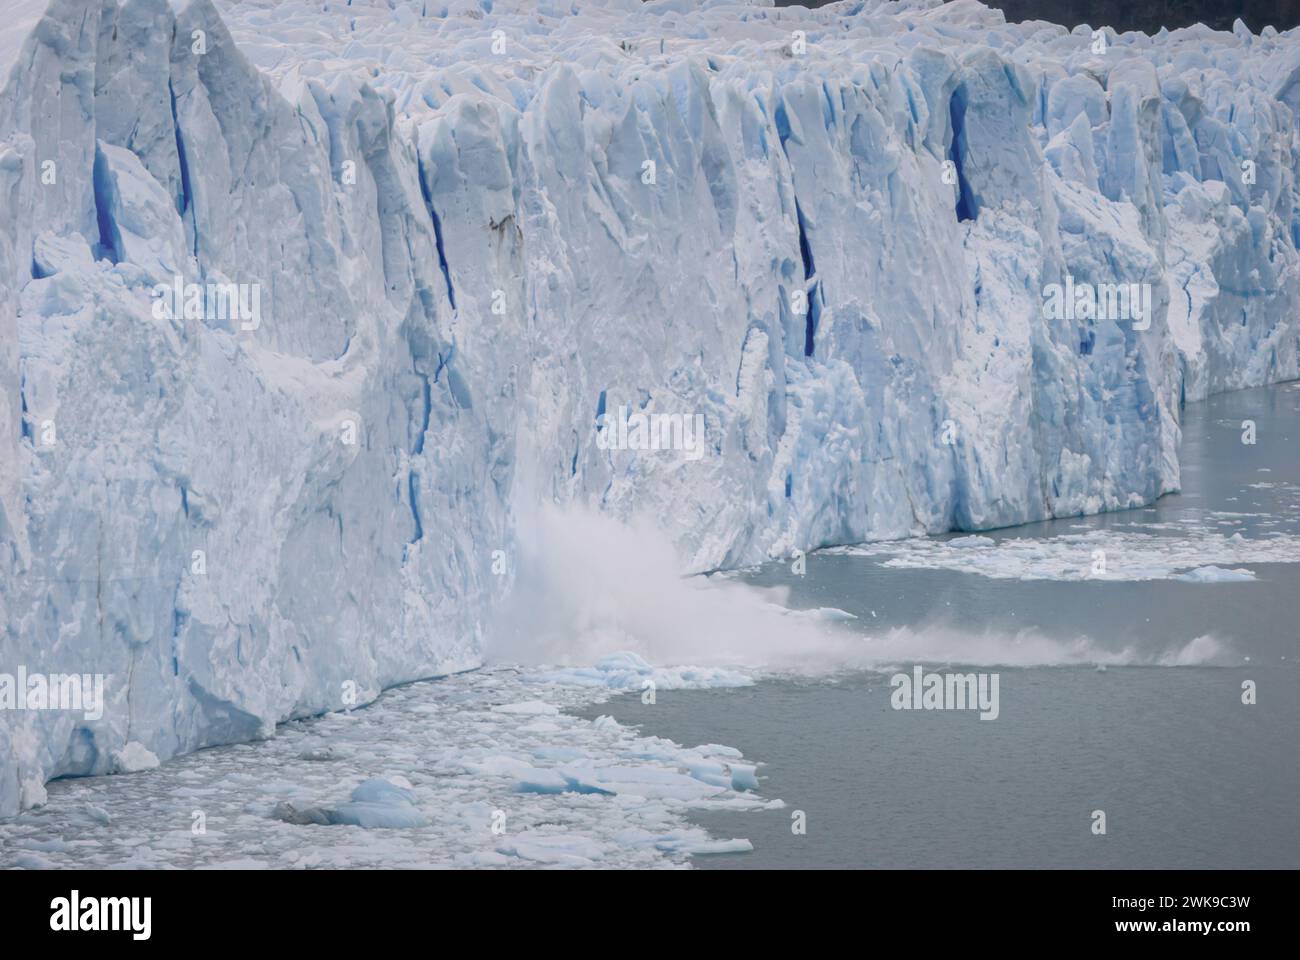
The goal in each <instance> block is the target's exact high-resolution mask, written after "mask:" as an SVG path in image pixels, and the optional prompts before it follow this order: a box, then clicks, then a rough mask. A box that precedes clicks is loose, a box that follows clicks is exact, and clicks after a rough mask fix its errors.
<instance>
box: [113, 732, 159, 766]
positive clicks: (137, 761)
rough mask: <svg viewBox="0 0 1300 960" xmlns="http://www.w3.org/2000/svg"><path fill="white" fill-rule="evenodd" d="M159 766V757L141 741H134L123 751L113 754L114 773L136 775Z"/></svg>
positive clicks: (116, 751)
mask: <svg viewBox="0 0 1300 960" xmlns="http://www.w3.org/2000/svg"><path fill="white" fill-rule="evenodd" d="M156 766H158V757H157V756H155V755H154V753H153V751H151V750H150V749H149V748H148V747H146V746H145V745H144V744H143V743H140V742H139V741H136V740H132V741H130V742H129V743H127V744H126V746H124V747H123V748H122V749H121V750H115V751H114V752H113V772H114V773H135V772H137V771H139V770H152V769H153V768H154V767H156Z"/></svg>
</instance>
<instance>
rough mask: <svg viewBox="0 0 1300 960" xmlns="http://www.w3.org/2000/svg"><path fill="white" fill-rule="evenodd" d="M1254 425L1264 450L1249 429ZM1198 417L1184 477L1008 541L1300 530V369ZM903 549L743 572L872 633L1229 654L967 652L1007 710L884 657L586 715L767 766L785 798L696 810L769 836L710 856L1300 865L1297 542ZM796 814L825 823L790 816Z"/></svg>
mask: <svg viewBox="0 0 1300 960" xmlns="http://www.w3.org/2000/svg"><path fill="white" fill-rule="evenodd" d="M1247 419H1249V420H1254V421H1255V424H1256V430H1257V442H1256V443H1255V444H1254V445H1246V444H1243V443H1242V421H1243V420H1247ZM1183 430H1184V435H1183V443H1182V447H1181V451H1180V462H1181V463H1182V476H1183V489H1182V492H1181V493H1179V494H1173V495H1169V496H1166V497H1164V498H1162V499H1161V500H1160V501H1159V502H1158V503H1157V504H1155V505H1154V506H1152V507H1150V508H1145V509H1141V510H1132V511H1125V512H1121V513H1112V514H1106V515H1103V516H1097V517H1091V518H1073V519H1066V520H1056V521H1051V522H1046V523H1037V524H1031V525H1027V526H1023V527H1018V528H1014V529H1011V530H1004V531H998V532H996V533H993V534H990V536H992V537H994V538H995V539H1001V538H1008V537H1015V538H1024V537H1029V538H1045V537H1056V536H1060V535H1062V534H1079V533H1080V532H1087V531H1088V530H1110V531H1114V532H1118V533H1127V532H1130V531H1132V532H1138V533H1144V534H1145V535H1148V536H1150V535H1153V534H1154V535H1159V536H1163V535H1168V536H1183V535H1184V534H1185V532H1186V531H1187V530H1189V529H1201V530H1210V531H1218V532H1222V533H1224V534H1232V533H1237V532H1240V533H1241V534H1242V535H1243V536H1244V537H1247V538H1267V537H1280V536H1283V535H1295V534H1296V533H1300V443H1298V442H1297V441H1300V389H1298V388H1297V385H1295V384H1287V385H1281V386H1277V387H1273V388H1266V389H1260V390H1250V391H1243V392H1239V393H1233V394H1226V395H1223V396H1219V397H1215V398H1212V399H1210V400H1208V401H1205V402H1203V403H1198V404H1191V405H1188V407H1187V408H1186V410H1185V411H1184V421H1183ZM1152 525H1154V526H1152ZM883 559H886V558H885V557H865V556H836V555H827V554H824V553H823V554H814V555H812V556H810V557H809V558H808V569H807V574H806V576H803V577H798V576H794V575H793V574H792V573H791V572H790V570H789V568H788V566H787V565H785V564H773V565H770V566H768V567H765V568H763V569H761V570H759V571H757V572H754V573H753V574H751V575H749V576H748V577H747V580H748V581H749V582H752V583H755V584H761V585H767V586H772V585H784V586H786V587H788V589H789V590H790V601H789V602H790V605H791V606H793V607H796V608H812V607H837V608H840V609H843V610H846V611H848V612H850V613H853V614H855V615H856V616H857V617H859V620H857V621H854V622H853V623H852V626H853V627H855V628H857V629H862V630H864V631H866V630H868V629H869V630H880V629H886V628H889V627H911V628H914V629H920V630H940V629H949V628H955V629H960V630H963V631H967V632H979V631H988V632H991V633H993V634H998V633H1004V634H1007V635H1012V634H1015V633H1016V632H1017V631H1023V630H1029V631H1032V632H1035V633H1039V634H1042V635H1043V636H1046V637H1049V638H1054V639H1055V640H1059V641H1060V642H1062V643H1068V642H1071V641H1075V640H1077V639H1078V638H1080V637H1086V638H1088V639H1089V641H1090V642H1091V643H1092V644H1093V645H1094V646H1095V647H1097V648H1098V649H1102V650H1122V649H1125V648H1128V649H1130V650H1131V651H1133V654H1134V656H1133V657H1132V658H1131V661H1130V662H1132V663H1134V664H1137V663H1142V662H1155V661H1157V660H1158V658H1159V656H1160V655H1161V654H1162V653H1163V652H1166V651H1169V650H1171V649H1176V648H1179V647H1181V646H1183V645H1185V644H1187V643H1188V642H1189V641H1191V640H1192V639H1194V638H1196V637H1202V636H1209V637H1213V638H1214V639H1215V640H1216V641H1217V643H1218V644H1219V645H1220V646H1221V648H1222V652H1221V654H1220V655H1218V656H1216V657H1214V658H1211V659H1210V660H1209V661H1207V662H1206V663H1205V665H1195V666H1151V665H1128V666H1115V665H1112V666H1109V667H1108V668H1107V669H1105V670H1104V671H1103V670H1098V669H1097V668H1096V667H1094V666H1091V665H1078V666H1041V667H1025V668H1013V667H990V666H984V667H979V668H971V669H978V670H983V671H986V672H997V673H998V674H999V678H1000V698H999V699H1000V715H999V716H998V718H997V719H996V720H995V721H992V722H989V721H982V720H980V719H979V717H978V715H977V714H976V713H975V712H970V711H919V710H918V711H902V710H894V709H892V708H891V706H890V693H891V689H890V686H889V678H890V673H877V672H860V673H851V674H846V675H839V676H835V677H829V678H820V679H817V678H793V677H784V678H769V679H763V680H760V681H759V682H758V683H757V684H756V685H754V686H751V687H743V688H736V689H727V690H695V691H660V692H659V693H658V695H657V701H656V702H655V703H654V704H653V705H645V704H643V703H642V702H641V698H640V697H639V696H638V695H626V696H621V697H619V698H617V699H615V700H614V701H612V702H611V703H607V704H604V705H601V706H599V707H593V708H590V709H589V710H588V711H587V715H589V716H595V715H596V714H598V713H612V715H613V716H614V717H615V718H616V719H618V720H620V721H621V722H624V723H630V724H634V725H637V726H638V727H640V729H641V732H643V733H647V734H656V735H659V736H664V737H668V738H671V739H673V740H676V741H678V742H681V743H688V744H690V743H726V744H729V745H732V746H735V747H738V748H739V749H740V750H742V751H743V752H744V754H745V756H746V757H747V758H750V759H754V760H759V761H761V762H762V764H763V765H762V766H761V767H760V768H759V773H760V792H761V793H762V795H764V796H766V797H779V798H781V799H782V800H784V801H785V803H786V806H785V808H784V809H780V810H771V811H764V812H760V813H754V812H740V813H731V812H712V813H708V814H696V815H694V819H695V821H696V822H697V823H698V824H699V825H701V826H703V827H705V828H707V829H708V830H709V831H710V832H712V833H714V834H715V835H718V836H724V837H746V838H748V839H750V840H751V841H752V843H753V846H754V850H753V852H752V853H748V854H728V855H718V856H713V857H697V858H695V865H696V866H697V867H702V868H766V867H876V868H901V867H1096V868H1178V867H1182V868H1228V867H1239V868H1250V867H1292V868H1294V867H1300V823H1298V822H1297V796H1298V795H1300V772H1298V768H1300V765H1298V763H1297V758H1298V750H1297V740H1298V737H1297V734H1298V733H1300V639H1298V636H1297V634H1298V632H1300V616H1297V613H1300V555H1298V556H1295V557H1294V560H1295V561H1297V562H1277V563H1250V564H1248V565H1247V566H1248V567H1249V569H1250V570H1252V571H1254V573H1255V575H1256V577H1257V580H1256V581H1254V582H1247V583H1209V584H1192V583H1183V582H1177V581H1173V580H1148V581H1120V582H1112V581H1095V580H1088V579H1081V578H1075V579H1069V580H1015V579H993V578H990V577H986V576H982V575H977V574H974V573H968V572H960V571H956V570H917V569H896V568H891V567H886V566H883V565H881V561H882V560H883ZM1280 559H1282V560H1290V559H1291V558H1290V557H1282V558H1280ZM1229 566H1236V565H1233V564H1229ZM980 662H984V663H987V662H988V661H987V660H983V661H980ZM952 666H954V667H956V666H959V665H958V664H952ZM909 667H910V665H903V666H902V667H901V668H902V669H904V670H907V669H909ZM939 669H942V667H939ZM1245 680H1251V681H1254V682H1255V683H1256V684H1257V696H1258V702H1257V703H1255V704H1254V705H1245V704H1243V703H1242V683H1243V681H1245ZM1094 810H1102V811H1104V813H1105V817H1106V833H1105V834H1104V835H1096V834H1094V832H1093V829H1092V828H1093V823H1094V820H1093V816H1092V814H1093V811H1094ZM795 811H802V812H803V814H804V815H805V817H806V824H807V830H806V833H805V834H802V835H796V834H795V833H794V832H793V831H792V815H793V814H794V812H795Z"/></svg>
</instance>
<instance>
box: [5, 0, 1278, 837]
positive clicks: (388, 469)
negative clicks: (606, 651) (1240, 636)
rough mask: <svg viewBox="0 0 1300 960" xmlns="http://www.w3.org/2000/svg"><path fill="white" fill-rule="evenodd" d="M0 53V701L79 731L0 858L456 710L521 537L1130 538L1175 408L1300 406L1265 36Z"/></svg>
mask: <svg viewBox="0 0 1300 960" xmlns="http://www.w3.org/2000/svg"><path fill="white" fill-rule="evenodd" d="M10 8H12V9H10ZM6 14H7V16H6V22H5V24H4V26H3V27H0V424H3V428H2V429H0V669H4V665H6V664H10V665H13V664H20V663H21V664H25V665H27V666H28V667H29V668H30V669H32V670H34V671H35V670H40V671H44V672H47V673H56V672H57V673H67V674H72V673H76V674H92V675H94V674H99V675H103V676H104V677H106V678H107V681H106V683H105V694H104V696H105V704H104V713H103V716H102V717H101V718H100V719H98V720H94V721H91V720H87V719H85V718H84V717H82V716H81V715H79V714H78V715H72V714H70V713H67V712H59V711H21V712H8V713H5V714H3V715H0V758H3V759H4V760H5V762H4V763H0V816H8V815H12V814H14V813H16V812H17V811H18V810H19V809H20V808H22V807H24V806H30V805H32V804H35V803H38V802H41V800H42V799H43V797H44V789H43V785H44V783H45V782H47V781H48V780H50V779H51V778H54V777H60V776H74V775H85V774H99V773H108V772H114V771H117V770H119V769H136V768H138V767H139V766H142V765H144V764H143V763H142V762H141V760H142V758H146V757H152V758H156V759H157V760H160V761H165V760H167V759H168V758H170V757H174V756H176V755H178V754H181V753H185V752H188V751H192V750H196V749H198V748H201V747H204V746H208V745H213V744H220V743H231V742H237V741H245V740H251V739H257V738H262V737H268V736H271V735H272V734H273V733H274V730H275V725H276V724H277V723H279V722H282V721H284V720H287V719H293V718H302V717H307V716H312V715H315V714H319V713H322V712H325V711H331V710H340V709H350V708H352V707H355V706H358V705H360V704H364V703H367V702H369V701H371V700H373V699H374V698H375V697H376V696H377V695H378V693H379V692H380V691H381V690H383V689H385V688H387V687H391V686H393V685H394V684H398V683H402V682H405V681H409V680H412V679H415V678H422V677H433V676H441V675H446V674H451V673H454V672H457V671H462V670H466V669H471V668H474V667H477V666H479V665H481V664H482V662H483V656H484V654H483V651H484V640H485V635H486V633H487V632H488V631H489V630H490V624H491V623H492V618H493V615H494V612H495V611H497V610H498V609H499V608H500V606H501V605H502V604H503V603H504V602H506V601H507V600H508V598H509V597H510V596H511V594H512V591H514V590H515V588H516V586H517V584H516V575H515V573H514V572H512V571H514V570H515V567H514V566H513V565H512V558H513V557H514V556H515V554H516V553H517V551H518V549H519V531H520V528H521V523H523V522H524V521H525V519H526V518H527V516H528V514H529V513H530V512H531V511H532V510H534V509H535V508H536V505H537V504H540V503H547V504H561V505H563V504H580V505H583V506H584V507H587V508H591V509H595V510H598V511H600V512H601V513H603V514H605V515H607V516H609V517H611V518H615V519H617V520H620V521H630V520H631V519H632V518H634V517H646V516H648V517H651V518H653V520H654V521H655V522H656V524H657V526H658V527H660V528H661V529H662V530H663V531H664V533H665V535H666V536H668V537H669V538H670V539H671V541H672V543H673V544H674V547H675V549H676V551H677V554H678V556H679V558H680V569H681V571H682V572H684V573H700V572H707V571H713V570H720V569H729V568H736V567H742V566H748V565H753V564H756V563H760V562H763V561H765V560H768V559H771V558H778V557H780V558H787V557H791V556H794V555H795V554H796V552H799V553H800V554H801V553H802V552H806V551H810V550H813V549H816V548H819V547H826V546H831V545H839V544H854V543H861V542H865V541H874V540H882V539H893V538H900V537H907V536H913V535H918V534H925V533H938V532H943V531H948V530H960V531H978V530H985V529H991V528H995V527H999V526H1005V525H1008V524H1016V523H1023V522H1027V521H1033V520H1039V519H1044V518H1050V517H1060V516H1072V515H1079V514H1085V513H1095V512H1099V511H1104V510H1112V509H1120V508H1125V507H1131V506H1135V505H1141V504H1146V503H1150V502H1151V501H1153V500H1155V499H1156V498H1158V497H1159V496H1160V495H1162V494H1164V493H1166V492H1170V491H1173V490H1176V489H1178V487H1179V483H1180V479H1179V469H1178V460H1177V449H1178V442H1179V411H1180V408H1181V405H1182V404H1183V403H1184V402H1185V401H1188V400H1194V399H1197V398H1201V397H1204V396H1207V395H1209V394H1210V393H1213V392H1217V391H1223V390H1230V389H1237V388H1242V387H1248V386H1254V385H1261V384H1266V383H1270V382H1275V381H1280V380H1286V379H1294V378H1296V377H1297V376H1300V368H1298V363H1297V340H1298V337H1297V320H1296V311H1295V309H1294V305H1295V304H1296V302H1297V294H1298V293H1300V286H1298V285H1300V254H1298V253H1297V241H1298V240H1300V219H1297V213H1296V179H1295V178H1296V171H1297V169H1298V168H1300V167H1298V165H1300V148H1298V146H1297V141H1296V113H1297V109H1298V108H1300V37H1297V35H1296V33H1295V31H1287V32H1282V33H1278V32H1276V31H1273V30H1266V31H1264V33H1262V34H1260V35H1253V34H1251V33H1250V32H1249V31H1247V30H1245V28H1244V27H1242V28H1240V29H1239V30H1236V31H1234V32H1233V33H1216V32H1214V31H1211V30H1208V29H1206V28H1204V27H1199V26H1198V27H1193V28H1189V29H1184V30H1174V31H1162V32H1161V33H1160V34H1159V35H1158V36H1147V35H1145V34H1141V33H1125V34H1122V35H1116V34H1115V33H1114V32H1113V31H1110V30H1108V29H1103V30H1100V31H1095V32H1094V31H1092V30H1090V29H1088V28H1086V27H1080V28H1077V29H1075V30H1073V31H1071V30H1067V29H1066V28H1064V27H1060V26H1056V25H1052V24H1048V23H1044V22H1041V21H1033V22H1028V23H1021V24H1008V23H1006V22H1005V20H1004V18H1003V16H1002V14H1001V13H1000V12H998V11H996V10H991V9H988V8H986V7H985V6H983V5H982V4H980V3H979V2H976V0H956V2H954V3H949V4H941V3H939V2H938V0H903V2H900V3H885V2H874V0H865V2H861V0H855V2H847V0H846V2H840V3H835V4H831V5H830V6H827V7H823V8H820V9H817V10H806V9H803V8H783V9H779V10H778V9H776V8H774V7H771V6H770V5H767V4H765V3H759V2H751V3H745V2H739V0H705V2H701V3H699V4H691V3H687V2H683V0H650V2H646V3H640V2H635V0H587V2H584V0H566V2H565V3H555V2H549V0H548V2H543V3H533V2H523V0H349V2H344V0H313V2H311V3H308V2H305V0H245V2H239V3H236V2H233V0H232V2H227V0H16V3H15V2H13V0H11V2H10V4H9V5H8V6H7V8H6ZM190 289H198V290H201V291H202V292H203V296H202V297H201V298H198V299H197V300H196V301H195V303H194V308H193V309H191V304H190V303H189V302H186V303H184V304H183V308H182V305H180V304H178V303H176V302H175V301H176V300H177V299H178V298H177V296H176V295H175V294H174V293H173V294H172V295H166V291H169V290H170V291H181V292H182V293H183V292H184V291H187V290H190ZM1067 289H1068V290H1070V291H1080V290H1083V291H1088V293H1087V295H1086V296H1084V297H1082V298H1074V299H1073V300H1072V302H1071V304H1070V306H1071V307H1072V309H1064V306H1065V304H1060V305H1061V306H1062V307H1063V309H1060V310H1056V309H1051V310H1049V309H1045V297H1046V296H1047V293H1048V291H1049V290H1051V291H1053V296H1055V297H1057V298H1060V297H1062V296H1063V292H1064V291H1065V290H1067ZM160 291H161V292H160ZM1125 291H1136V292H1137V295H1136V297H1133V296H1127V295H1126V296H1125V297H1122V298H1121V297H1120V293H1122V292H1125ZM209 294H211V295H209ZM231 294H233V299H231V296H230V295H231ZM164 297H165V300H166V302H161V301H163V300H164ZM222 297H225V298H226V301H225V302H226V308H225V309H223V308H220V303H221V298H222ZM253 302H256V304H257V306H258V309H257V322H256V323H252V322H251V320H250V317H251V314H250V315H249V316H248V317H245V316H244V314H241V312H240V311H239V310H238V309H230V307H231V306H232V305H236V306H237V305H239V304H243V305H251V304H252V303H253ZM1135 304H1136V305H1138V306H1137V308H1136V309H1134V305H1135ZM1119 307H1123V309H1118V308H1119ZM620 410H626V411H628V412H629V417H628V419H629V422H631V420H632V418H633V417H643V418H644V422H646V423H656V422H657V423H661V424H668V425H669V427H672V426H673V425H681V426H683V427H684V425H685V424H692V425H695V424H702V425H703V427H702V430H703V432H702V436H700V435H697V432H696V431H695V430H694V429H692V431H691V438H690V439H691V444H690V448H689V449H674V448H673V442H672V438H673V437H674V436H675V435H676V436H678V438H679V439H684V437H683V433H684V431H683V430H678V431H677V433H676V434H674V433H673V431H672V430H671V429H666V430H665V431H664V433H663V435H664V436H665V437H667V438H668V441H669V442H668V443H667V444H666V446H663V447H658V448H657V446H658V445H656V446H649V445H647V446H645V447H643V446H641V445H640V444H632V443H626V444H620V443H610V442H607V441H608V440H609V439H610V438H609V437H607V436H605V435H604V434H603V433H602V429H601V425H602V424H603V423H605V422H606V421H609V422H613V421H614V419H615V418H616V417H617V416H618V411H620ZM620 422H621V421H620ZM639 422H641V421H638V423H639ZM620 429H621V428H620ZM696 453H699V456H696V455H695V454H696ZM593 549H599V546H598V545H595V546H593ZM959 549H961V550H962V552H963V553H969V554H971V555H972V556H982V555H983V554H985V553H987V551H985V550H983V549H982V548H981V547H979V546H978V544H973V545H972V546H970V547H965V548H959ZM1225 559H1238V558H1235V557H1233V558H1225ZM577 666H580V665H577ZM577 666H575V665H570V666H569V668H570V669H577ZM652 669H654V668H651V667H649V665H647V664H638V663H623V664H621V665H619V664H611V663H606V664H603V665H597V666H596V667H593V668H591V669H590V670H589V671H588V673H587V679H588V681H589V682H591V683H593V684H604V683H609V684H611V685H619V686H623V685H625V684H627V683H631V682H633V681H634V680H636V679H637V678H640V677H642V676H644V675H646V674H648V673H649V672H650V671H651V670H652ZM712 682H743V680H731V679H729V678H728V677H726V676H724V675H721V674H719V675H718V676H716V677H714V678H713V681H712ZM520 719H521V720H522V719H524V718H522V717H521V718H520ZM577 780H578V781H580V782H581V783H584V784H588V783H590V785H592V786H593V787H594V786H595V784H597V783H600V784H606V785H605V786H602V787H600V789H607V788H608V784H607V782H606V779H605V773H604V771H602V770H595V771H589V772H586V773H583V774H582V775H581V776H578V777H577ZM565 782H566V784H567V783H568V781H567V780H566V781H565ZM356 802H357V803H369V802H371V801H367V800H359V801H356ZM503 855H509V856H521V857H534V858H568V857H573V858H575V859H578V860H590V859H593V858H594V857H595V855H596V852H595V851H592V850H587V849H585V848H578V847H575V846H573V845H571V844H569V843H568V841H562V840H557V841H555V842H554V843H551V842H547V843H539V842H538V843H521V844H520V845H518V846H517V847H516V849H514V850H511V851H505V852H504V854H503Z"/></svg>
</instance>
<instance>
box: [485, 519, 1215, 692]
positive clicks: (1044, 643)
mask: <svg viewBox="0 0 1300 960" xmlns="http://www.w3.org/2000/svg"><path fill="white" fill-rule="evenodd" d="M518 529H519V552H518V555H517V558H516V567H515V571H514V573H515V577H514V584H513V590H512V591H511V594H510V597H509V599H508V601H507V602H506V604H505V606H504V609H503V610H502V611H501V613H500V615H499V617H498V618H497V620H496V622H495V623H494V624H493V626H492V628H491V629H490V630H489V631H488V644H487V656H488V658H489V659H490V660H492V661H495V662H498V663H519V664H543V663H544V664H558V665H568V666H574V665H588V664H592V663H595V662H596V661H598V660H600V659H601V658H603V657H606V656H609V655H612V654H615V653H622V652H631V653H635V654H637V655H638V656H640V657H642V658H644V659H645V660H647V661H649V662H650V663H652V664H657V665H675V666H676V665H684V664H691V665H698V666H722V667H735V668H742V669H749V670H753V671H762V672H771V673H801V674H827V673H834V672H838V671H841V670H851V669H892V668H893V667H894V666H895V665H899V664H908V663H952V664H960V665H967V666H1007V667H1017V666H1021V667H1028V666H1058V665H1060V666H1066V665H1083V664H1096V665H1116V666H1119V665H1130V664H1142V665H1153V666H1186V665H1198V664H1211V663H1217V662H1223V661H1224V659H1225V657H1226V655H1227V651H1226V649H1225V648H1224V647H1223V645H1222V644H1220V643H1219V642H1218V641H1216V640H1215V639H1214V638H1213V637H1198V638H1196V639H1194V640H1192V641H1191V642H1189V643H1188V644H1186V645H1185V646H1183V647H1181V648H1177V649H1173V650H1169V651H1165V652H1162V653H1143V652H1141V651H1138V650H1136V649H1134V648H1131V647H1130V648H1124V649H1120V650H1108V649H1106V648H1105V647H1103V646H1101V645H1099V644H1097V643H1096V642H1094V641H1092V640H1091V639H1089V638H1086V637H1079V638H1076V639H1073V640H1061V639H1056V638H1052V637H1049V636H1046V635H1043V634H1041V633H1036V632H1034V631H1028V630H1025V631H1019V632H1016V633H1007V632H1000V631H994V630H988V631H982V632H980V631H969V630H962V629H960V628H956V627H952V626H919V627H895V628H891V629H888V630H877V631H872V630H870V629H869V628H868V627H867V626H866V625H865V624H863V623H862V622H861V621H852V620H843V621H842V620H835V619H833V618H829V617H826V616H818V615H817V614H815V613H811V612H807V611H792V610H790V609H788V608H787V606H786V603H787V591H786V590H785V589H784V588H758V587H754V586H751V585H747V584H745V583H742V582H739V581H735V580H728V579H720V578H717V577H714V578H707V577H683V576H682V575H681V573H680V569H681V566H680V563H679V560H678V557H677V555H676V552H675V551H674V548H673V545H672V543H671V542H670V541H669V539H668V538H667V536H666V535H665V534H664V533H663V532H662V531H661V530H660V529H659V528H658V527H657V526H656V525H655V524H654V522H653V521H652V520H649V519H647V518H644V517H642V518H636V519H633V520H632V521H631V522H629V523H624V522H622V521H620V520H618V519H615V518H613V517H610V516H608V515H606V514H602V513H599V512H597V511H595V510H592V509H590V508H587V507H583V506H578V505H568V506H564V507H558V506H553V505H545V506H542V507H540V508H539V509H536V510H533V511H529V512H527V513H523V514H521V515H520V517H519V525H518Z"/></svg>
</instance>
